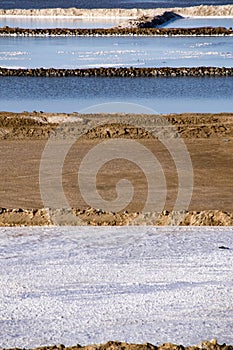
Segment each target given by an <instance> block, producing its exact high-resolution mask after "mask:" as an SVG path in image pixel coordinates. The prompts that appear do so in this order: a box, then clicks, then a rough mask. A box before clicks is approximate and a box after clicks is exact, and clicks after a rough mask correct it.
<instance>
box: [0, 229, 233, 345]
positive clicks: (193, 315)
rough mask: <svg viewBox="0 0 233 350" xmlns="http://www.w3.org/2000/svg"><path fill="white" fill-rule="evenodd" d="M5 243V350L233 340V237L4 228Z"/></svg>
mask: <svg viewBox="0 0 233 350" xmlns="http://www.w3.org/2000/svg"><path fill="white" fill-rule="evenodd" d="M0 243H1V245H0V256H1V258H0V284H1V289H0V320H1V321H0V339H1V347H15V346H17V347H32V346H37V345H45V344H46V345H48V344H53V343H61V342H62V343H65V344H66V345H69V344H76V343H81V344H87V343H93V342H104V341H106V340H109V339H118V340H125V341H128V342H140V343H141V342H151V343H155V344H159V343H163V342H168V341H171V342H175V343H184V344H196V343H199V342H200V341H201V340H202V339H210V338H213V337H217V338H218V340H219V342H226V343H231V342H232V341H233V335H232V325H233V299H232V295H233V294H232V293H233V281H232V267H233V255H232V254H233V228H210V227H207V228H192V227H191V228H186V227H183V228H177V227H167V228H166V227H165V228H156V227H155V228H148V227H147V228H146V227H137V228H136V227H131V228H129V227H128V228H127V227H121V228H113V227H110V228H106V227H105V228H104V227H102V228H81V227H80V228H77V227H76V228H74V227H73V228H70V227H66V228H61V227H60V228H4V229H3V228H1V230H0ZM220 246H226V247H228V248H230V249H219V247H220Z"/></svg>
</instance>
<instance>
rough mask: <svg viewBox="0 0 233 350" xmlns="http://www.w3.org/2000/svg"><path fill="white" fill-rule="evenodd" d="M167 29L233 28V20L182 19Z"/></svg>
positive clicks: (167, 26) (170, 23)
mask: <svg viewBox="0 0 233 350" xmlns="http://www.w3.org/2000/svg"><path fill="white" fill-rule="evenodd" d="M163 27H165V28H197V27H226V28H230V27H233V18H227V17H226V18H206V17H204V18H201V17H199V18H181V19H177V20H175V21H171V22H169V23H168V24H166V25H164V26H163Z"/></svg>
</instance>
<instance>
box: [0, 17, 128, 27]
mask: <svg viewBox="0 0 233 350" xmlns="http://www.w3.org/2000/svg"><path fill="white" fill-rule="evenodd" d="M125 21H126V19H124V18H123V19H122V18H118V19H114V18H101V19H98V18H89V19H87V18H85V19H81V18H56V17H54V18H45V17H44V18H40V17H38V18H36V17H0V27H4V26H8V27H19V28H111V27H115V26H118V25H119V24H121V23H123V22H125Z"/></svg>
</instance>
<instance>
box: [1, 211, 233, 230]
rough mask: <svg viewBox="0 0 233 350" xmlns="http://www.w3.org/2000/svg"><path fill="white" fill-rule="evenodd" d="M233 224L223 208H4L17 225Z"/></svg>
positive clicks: (4, 221)
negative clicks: (198, 209) (113, 209)
mask: <svg viewBox="0 0 233 350" xmlns="http://www.w3.org/2000/svg"><path fill="white" fill-rule="evenodd" d="M54 225H55V226H66V225H68V226H70V225H71V226H72V225H74V226H77V225H84V226H86V225H91V226H126V225H148V226H149V225H154V226H170V225H176V226H233V212H228V211H219V210H204V211H200V212H197V211H167V210H164V211H163V212H162V213H159V212H153V213H140V212H130V213H129V212H128V211H124V212H122V213H114V212H106V211H103V210H100V209H93V208H87V209H79V208H71V209H64V208H62V209H49V208H43V209H22V208H16V209H7V208H0V227H14V226H54Z"/></svg>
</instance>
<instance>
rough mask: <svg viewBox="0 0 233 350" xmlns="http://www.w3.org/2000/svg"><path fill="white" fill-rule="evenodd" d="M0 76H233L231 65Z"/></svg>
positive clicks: (9, 71)
mask: <svg viewBox="0 0 233 350" xmlns="http://www.w3.org/2000/svg"><path fill="white" fill-rule="evenodd" d="M0 76H18V77H131V78H133V77H189V76H190V77H204V76H218V77H219V76H224V77H226V76H228V77H230V76H233V67H229V68H227V67H179V68H177V67H158V68H157V67H156V68H151V67H149V68H136V67H129V68H127V67H120V68H114V67H106V68H104V67H100V68H84V69H61V68H27V69H23V68H19V69H14V68H3V67H0Z"/></svg>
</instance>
